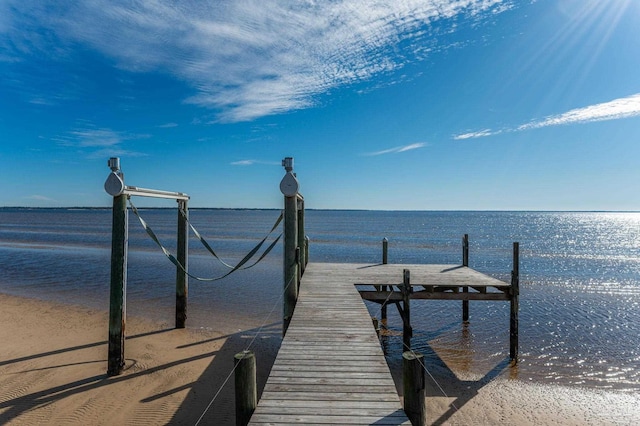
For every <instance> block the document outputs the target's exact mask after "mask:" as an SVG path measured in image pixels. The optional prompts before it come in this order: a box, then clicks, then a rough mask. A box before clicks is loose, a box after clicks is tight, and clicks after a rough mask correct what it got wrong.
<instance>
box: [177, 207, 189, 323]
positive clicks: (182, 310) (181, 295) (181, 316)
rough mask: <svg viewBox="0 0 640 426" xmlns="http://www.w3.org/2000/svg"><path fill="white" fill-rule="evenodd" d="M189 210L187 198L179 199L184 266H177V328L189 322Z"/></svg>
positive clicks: (179, 248) (179, 252)
mask: <svg viewBox="0 0 640 426" xmlns="http://www.w3.org/2000/svg"><path fill="white" fill-rule="evenodd" d="M188 217H189V210H188V208H187V201H186V200H178V246H177V255H178V257H177V260H178V262H179V263H180V264H181V265H182V266H183V267H184V271H183V270H182V269H181V268H178V267H176V328H185V326H186V322H187V299H188V295H189V281H188V280H189V278H188V277H187V272H186V271H188V270H189V240H188V238H187V237H188V235H189V225H188V223H187V218H188Z"/></svg>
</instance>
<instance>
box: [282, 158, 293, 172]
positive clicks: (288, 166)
mask: <svg viewBox="0 0 640 426" xmlns="http://www.w3.org/2000/svg"><path fill="white" fill-rule="evenodd" d="M282 167H284V169H285V170H286V171H287V172H291V171H293V157H285V158H284V159H283V160H282Z"/></svg>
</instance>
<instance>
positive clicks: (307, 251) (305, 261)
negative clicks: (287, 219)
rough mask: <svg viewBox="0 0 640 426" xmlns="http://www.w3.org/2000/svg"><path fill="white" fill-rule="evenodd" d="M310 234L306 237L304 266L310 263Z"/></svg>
mask: <svg viewBox="0 0 640 426" xmlns="http://www.w3.org/2000/svg"><path fill="white" fill-rule="evenodd" d="M309 241H310V240H309V236H308V235H305V237H304V266H305V268H306V266H307V265H308V264H309Z"/></svg>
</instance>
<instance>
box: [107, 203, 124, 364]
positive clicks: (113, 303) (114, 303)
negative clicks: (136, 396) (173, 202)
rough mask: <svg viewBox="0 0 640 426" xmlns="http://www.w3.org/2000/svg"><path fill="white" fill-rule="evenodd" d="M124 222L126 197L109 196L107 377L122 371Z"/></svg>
mask: <svg viewBox="0 0 640 426" xmlns="http://www.w3.org/2000/svg"><path fill="white" fill-rule="evenodd" d="M127 221H128V215H127V195H118V196H115V197H113V219H112V223H113V224H112V229H111V288H110V297H109V352H108V362H107V375H108V376H117V375H119V374H120V373H121V372H122V369H123V368H124V332H125V324H126V312H127V296H126V292H127V243H128V235H127V234H128V232H127V230H128V226H127Z"/></svg>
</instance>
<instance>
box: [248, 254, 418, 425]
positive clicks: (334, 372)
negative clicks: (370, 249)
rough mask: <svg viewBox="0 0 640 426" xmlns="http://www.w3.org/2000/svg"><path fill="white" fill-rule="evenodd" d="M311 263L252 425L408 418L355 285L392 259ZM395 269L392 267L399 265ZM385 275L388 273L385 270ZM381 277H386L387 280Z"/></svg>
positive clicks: (392, 421)
mask: <svg viewBox="0 0 640 426" xmlns="http://www.w3.org/2000/svg"><path fill="white" fill-rule="evenodd" d="M369 266H370V265H357V264H328V263H324V264H323V263H309V264H308V265H307V268H306V270H305V273H304V276H303V278H302V281H301V284H300V292H299V295H298V301H297V304H296V308H295V312H294V315H293V317H292V319H291V323H290V325H289V328H288V330H287V333H286V336H285V338H284V340H283V342H282V346H281V347H280V351H279V352H278V356H277V358H276V360H275V363H274V365H273V367H272V369H271V374H270V376H269V378H268V380H267V383H266V385H265V388H264V390H263V393H262V397H261V398H260V401H259V403H258V407H257V408H256V410H255V412H254V414H253V416H252V418H251V421H250V423H249V424H250V425H262V424H270V425H288V424H344V425H347V424H360V425H363V424H367V425H369V424H377V425H410V424H411V423H410V422H409V420H408V418H407V417H406V415H405V413H404V411H403V410H402V406H401V404H400V398H399V397H398V393H397V391H396V387H395V384H394V382H393V379H392V377H391V373H390V372H389V368H388V366H387V363H386V361H385V358H384V354H383V352H382V349H381V347H380V343H379V341H378V338H377V335H376V332H375V329H374V327H373V323H372V321H371V316H370V315H369V312H368V310H367V308H366V306H365V305H364V302H363V301H362V298H361V297H360V294H359V293H358V291H357V289H356V287H355V286H354V284H356V283H358V282H368V281H370V280H371V279H374V278H373V277H376V276H378V274H379V272H380V271H381V269H382V268H384V270H385V272H388V273H389V274H390V276H395V279H394V281H393V282H395V281H398V278H399V280H400V282H401V281H402V269H399V271H400V272H399V273H394V271H396V270H397V269H398V268H394V266H396V265H384V266H380V267H369ZM396 272H397V271H396ZM384 275H386V273H385V274H384ZM385 284H386V282H385Z"/></svg>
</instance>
